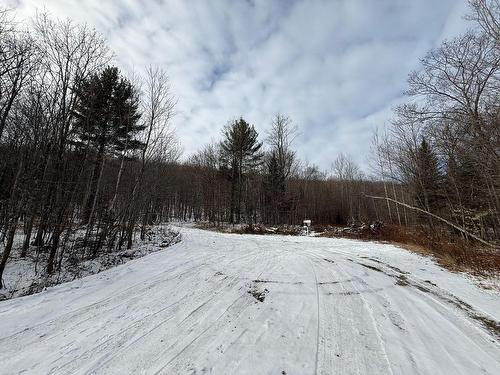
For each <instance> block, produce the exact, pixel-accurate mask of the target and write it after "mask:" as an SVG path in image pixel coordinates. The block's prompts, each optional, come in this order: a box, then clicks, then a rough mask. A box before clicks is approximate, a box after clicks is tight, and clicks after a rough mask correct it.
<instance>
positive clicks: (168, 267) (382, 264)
mask: <svg viewBox="0 0 500 375" xmlns="http://www.w3.org/2000/svg"><path fill="white" fill-rule="evenodd" d="M181 233H182V238H183V240H182V242H181V243H179V244H176V245H173V246H171V247H169V248H166V249H164V250H163V251H160V252H156V253H153V254H150V255H147V256H145V257H143V258H140V259H135V260H131V261H130V262H127V263H126V264H123V265H120V266H117V267H115V268H112V269H109V270H107V271H104V272H101V273H99V274H96V275H92V276H88V277H85V278H83V279H79V280H75V281H72V282H69V283H65V284H61V285H58V286H55V287H51V288H48V289H47V290H46V291H44V292H42V293H39V294H36V295H31V296H25V297H20V298H15V299H12V300H8V301H3V302H0V322H1V324H0V346H1V348H2V350H1V351H0V364H1V367H0V373H2V374H17V373H25V374H85V373H92V374H300V375H302V374H306V375H307V374H417V373H418V374H433V375H434V374H499V373H500V344H499V339H498V337H499V336H498V327H499V326H498V322H499V320H500V298H499V294H498V292H497V291H495V290H484V289H481V288H479V287H478V286H477V284H476V283H475V282H474V280H472V279H470V278H468V277H466V276H464V275H462V274H454V273H450V272H449V271H446V270H444V269H442V268H441V267H439V266H438V265H436V264H435V263H433V262H432V260H431V259H429V258H424V257H421V256H419V255H416V254H412V253H409V252H407V251H405V250H402V249H399V248H397V247H394V246H391V245H385V244H378V243H370V242H360V241H353V240H348V239H328V238H317V237H291V236H269V235H268V236H256V235H235V234H222V233H216V232H210V231H203V230H199V229H193V228H187V227H183V228H181Z"/></svg>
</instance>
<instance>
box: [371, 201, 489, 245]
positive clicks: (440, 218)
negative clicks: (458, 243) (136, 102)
mask: <svg viewBox="0 0 500 375" xmlns="http://www.w3.org/2000/svg"><path fill="white" fill-rule="evenodd" d="M363 195H364V196H365V197H367V198H372V199H381V200H385V201H388V202H393V203H396V204H399V205H401V206H403V207H406V208H409V209H410V210H414V211H418V212H422V213H424V214H426V215H429V216H431V217H433V218H435V219H437V220H439V221H442V222H443V223H445V224H448V225H449V226H451V227H453V228H455V229H456V230H458V231H460V232H462V233H463V234H465V235H466V236H469V237H471V238H474V239H475V240H476V241H478V242H480V243H482V244H483V245H486V246H489V247H492V248H495V249H496V248H497V247H496V246H495V245H493V244H491V243H489V242H488V241H485V240H483V239H482V238H481V237H478V236H476V235H474V234H472V233H470V232H468V231H466V230H465V229H463V228H461V227H459V226H458V225H456V224H453V223H452V222H451V221H449V220H446V219H443V218H442V217H440V216H438V215H435V214H433V213H432V212H429V211H426V210H423V209H421V208H419V207H415V206H411V205H409V204H407V203H403V202H399V201H397V200H395V199H392V198H389V197H375V196H373V195H367V194H363Z"/></svg>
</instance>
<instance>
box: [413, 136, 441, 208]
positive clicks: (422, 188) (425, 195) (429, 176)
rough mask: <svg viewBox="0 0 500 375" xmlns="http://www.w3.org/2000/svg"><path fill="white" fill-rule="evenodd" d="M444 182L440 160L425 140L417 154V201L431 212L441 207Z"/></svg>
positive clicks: (415, 176)
mask: <svg viewBox="0 0 500 375" xmlns="http://www.w3.org/2000/svg"><path fill="white" fill-rule="evenodd" d="M442 180H443V176H442V174H441V171H440V169H439V162H438V159H437V157H436V155H435V154H434V152H433V151H432V149H431V146H430V145H429V143H428V142H427V141H426V139H425V138H424V139H422V142H421V144H420V147H419V148H418V150H417V153H416V165H415V172H414V187H415V195H416V197H415V198H416V201H417V202H418V203H419V204H420V206H421V207H422V208H424V209H425V210H427V211H429V212H433V211H436V209H438V208H439V206H440V203H441V198H442V192H441V187H442Z"/></svg>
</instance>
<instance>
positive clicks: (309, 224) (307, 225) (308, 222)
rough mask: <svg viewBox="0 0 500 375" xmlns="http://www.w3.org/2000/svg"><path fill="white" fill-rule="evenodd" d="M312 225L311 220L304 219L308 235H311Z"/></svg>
mask: <svg viewBox="0 0 500 375" xmlns="http://www.w3.org/2000/svg"><path fill="white" fill-rule="evenodd" d="M310 226H311V220H308V219H307V220H304V229H305V230H306V236H308V235H309V227H310Z"/></svg>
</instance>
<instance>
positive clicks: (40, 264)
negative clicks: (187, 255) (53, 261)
mask: <svg viewBox="0 0 500 375" xmlns="http://www.w3.org/2000/svg"><path fill="white" fill-rule="evenodd" d="M84 233H85V231H84V230H79V231H77V232H75V236H74V238H72V239H71V240H72V241H71V242H72V243H75V239H77V240H78V236H80V238H79V239H80V240H81V238H83V235H84ZM136 237H137V238H136V239H135V240H134V241H133V245H132V248H131V249H124V250H120V251H112V252H107V251H101V252H99V253H98V254H97V255H96V256H95V257H94V258H92V259H85V257H84V254H82V252H83V251H82V249H71V250H70V251H68V250H66V251H65V252H63V254H62V259H61V267H60V268H59V269H58V268H57V267H56V272H54V273H53V274H52V275H50V276H48V275H47V274H46V271H45V270H46V264H47V258H48V255H49V254H48V252H47V251H45V252H43V251H40V252H37V249H36V247H35V246H31V247H30V249H29V251H28V252H27V256H26V257H24V258H21V256H20V253H21V248H22V242H23V239H24V236H23V235H22V234H19V235H17V236H16V237H15V241H14V248H13V251H12V253H11V254H10V257H9V260H8V262H7V265H6V268H5V271H4V274H3V282H4V288H2V289H0V301H2V300H4V299H9V298H14V297H19V296H24V295H28V294H33V293H36V292H39V291H41V290H43V289H45V288H46V287H48V286H52V285H57V284H61V283H64V282H68V281H72V280H75V279H79V278H82V277H85V276H88V275H93V274H96V273H99V272H101V271H104V270H106V269H108V268H111V267H115V266H117V265H119V264H122V263H125V262H127V261H129V260H130V259H134V258H139V257H142V256H145V255H147V254H149V253H152V252H155V251H161V250H163V249H164V248H165V247H168V246H170V245H171V244H173V243H176V242H178V241H179V240H180V236H179V233H178V232H177V231H175V230H171V229H170V228H169V227H168V226H165V225H157V226H154V227H152V228H151V229H150V230H149V231H148V232H147V233H146V236H145V238H144V240H140V239H139V236H138V235H137V236H136ZM60 250H61V248H60V249H59V251H60ZM75 256H76V257H77V258H78V259H77V258H75ZM59 257H60V252H59V253H58V254H57V260H58V261H59ZM82 259H83V260H82Z"/></svg>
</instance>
